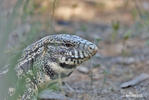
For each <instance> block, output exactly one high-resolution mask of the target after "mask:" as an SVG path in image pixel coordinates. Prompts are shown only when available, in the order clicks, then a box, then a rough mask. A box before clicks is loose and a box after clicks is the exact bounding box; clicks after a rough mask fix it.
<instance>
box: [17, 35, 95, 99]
mask: <svg viewBox="0 0 149 100" xmlns="http://www.w3.org/2000/svg"><path fill="white" fill-rule="evenodd" d="M96 52H97V46H96V45H95V44H93V43H91V42H89V41H87V40H85V39H82V38H80V37H79V36H76V35H68V34H58V35H49V36H46V37H44V38H42V39H40V40H38V41H37V42H35V43H33V44H31V45H29V46H28V47H27V48H26V49H24V51H23V54H22V57H21V59H20V60H19V63H18V65H17V67H16V72H17V76H18V77H19V78H20V77H22V76H23V75H24V74H26V73H28V72H29V71H32V70H33V69H34V68H36V70H37V71H36V74H35V75H33V79H32V80H35V81H34V82H33V81H27V84H28V87H27V89H26V90H25V92H24V94H23V95H22V96H21V100H31V98H32V96H33V95H34V94H35V92H36V91H38V87H41V86H42V85H44V84H46V83H48V82H49V81H50V80H51V79H56V78H58V75H59V74H61V75H63V76H68V75H70V73H71V72H72V71H73V70H74V69H75V68H76V66H78V65H80V64H81V63H83V62H84V61H86V60H88V59H90V58H91V57H92V56H94V55H95V54H96ZM35 63H40V64H39V65H40V66H39V67H37V66H36V65H35Z"/></svg>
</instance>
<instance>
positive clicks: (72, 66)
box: [60, 63, 76, 69]
mask: <svg viewBox="0 0 149 100" xmlns="http://www.w3.org/2000/svg"><path fill="white" fill-rule="evenodd" d="M60 66H61V67H62V68H66V69H73V68H75V67H76V66H75V65H70V64H66V63H60Z"/></svg>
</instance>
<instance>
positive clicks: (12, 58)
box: [0, 0, 149, 100]
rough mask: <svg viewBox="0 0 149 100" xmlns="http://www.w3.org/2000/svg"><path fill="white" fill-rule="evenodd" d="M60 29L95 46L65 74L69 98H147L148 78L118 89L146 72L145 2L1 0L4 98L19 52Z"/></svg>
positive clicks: (148, 4) (148, 9) (0, 88)
mask: <svg viewBox="0 0 149 100" xmlns="http://www.w3.org/2000/svg"><path fill="white" fill-rule="evenodd" d="M59 33H67V34H75V35H78V36H80V37H83V38H85V39H87V40H90V41H92V42H94V43H95V44H96V45H97V46H98V48H99V50H98V53H97V54H96V56H95V57H94V58H93V59H92V60H90V61H89V62H87V63H85V64H83V65H81V66H80V68H78V69H77V70H76V71H75V72H73V74H72V75H71V76H70V77H68V78H66V80H65V81H66V82H68V84H69V85H70V87H71V88H72V89H73V90H74V91H75V92H73V93H72V94H70V91H69V90H68V89H66V90H65V89H64V92H66V93H67V94H68V97H70V98H73V99H74V100H99V98H100V99H101V98H103V99H105V100H120V99H123V97H124V98H125V95H126V93H127V92H128V91H130V92H132V93H139V94H143V95H145V96H144V98H145V97H146V98H147V97H149V94H148V93H149V87H147V86H149V81H145V83H142V85H141V86H140V85H138V87H132V88H129V89H126V90H122V89H121V88H120V84H121V83H123V82H125V81H128V80H130V79H132V78H134V77H135V76H137V75H139V74H141V73H149V60H148V59H149V1H148V0H0V100H7V99H8V90H9V89H10V88H12V89H13V88H14V87H15V85H16V81H17V79H16V73H15V71H14V67H15V66H16V64H17V62H18V59H19V58H20V56H21V52H22V50H23V49H24V48H25V47H26V46H28V45H29V44H31V43H32V42H34V41H37V40H39V39H40V38H42V37H44V36H46V35H50V34H59ZM143 87H144V88H143ZM78 91H79V92H78ZM80 91H82V92H80ZM111 96H112V97H111Z"/></svg>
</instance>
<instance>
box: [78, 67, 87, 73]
mask: <svg viewBox="0 0 149 100" xmlns="http://www.w3.org/2000/svg"><path fill="white" fill-rule="evenodd" d="M77 70H78V71H79V72H81V73H85V74H88V73H89V69H88V68H87V67H83V66H80V67H78V68H77Z"/></svg>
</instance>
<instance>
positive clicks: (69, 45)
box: [65, 43, 73, 47]
mask: <svg viewBox="0 0 149 100" xmlns="http://www.w3.org/2000/svg"><path fill="white" fill-rule="evenodd" d="M65 45H66V46H67V47H72V46H73V45H72V44H70V43H66V44H65Z"/></svg>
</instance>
